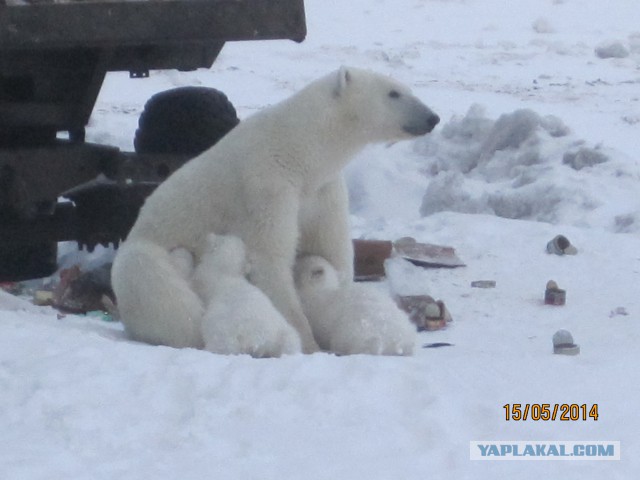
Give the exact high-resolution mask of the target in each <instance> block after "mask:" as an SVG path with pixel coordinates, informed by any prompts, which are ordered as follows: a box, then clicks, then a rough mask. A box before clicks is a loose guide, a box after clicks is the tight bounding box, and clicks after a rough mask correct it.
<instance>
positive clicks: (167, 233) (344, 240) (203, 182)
mask: <svg viewBox="0 0 640 480" xmlns="http://www.w3.org/2000/svg"><path fill="white" fill-rule="evenodd" d="M393 92H395V93H393ZM436 122H437V116H435V115H434V114H433V113H432V112H431V111H430V110H429V109H428V108H427V107H426V106H424V105H423V104H422V103H420V101H419V100H418V99H416V98H415V97H414V96H412V95H411V94H410V92H409V90H408V89H407V88H406V87H404V86H402V85H400V84H398V83H397V82H394V81H392V80H390V79H388V78H386V77H383V76H380V75H377V74H374V73H371V72H366V71H363V70H357V69H347V68H342V69H340V70H339V71H338V72H334V73H332V74H330V75H327V76H326V77H323V78H321V79H319V80H316V81H315V82H313V83H311V84H310V85H309V86H308V87H306V88H305V89H303V90H301V91H300V92H298V93H297V94H296V95H294V96H292V97H290V98H289V99H287V100H285V101H283V102H281V103H279V104H277V105H275V106H272V107H270V108H267V109H265V110H263V111H261V112H260V113H258V114H256V115H254V116H252V117H250V118H249V119H247V120H245V121H243V122H242V123H240V124H239V125H238V126H237V127H236V128H234V129H233V130H232V131H231V132H230V133H229V134H227V135H226V136H225V137H224V138H223V139H222V140H221V141H220V142H219V143H218V144H216V145H215V146H214V147H213V148H211V149H210V150H208V151H206V152H204V153H203V154H202V155H200V156H199V157H197V158H195V159H193V160H191V161H190V162H188V163H187V164H186V165H184V166H183V167H182V168H180V169H179V170H178V171H177V172H175V173H174V174H173V175H172V176H171V177H170V178H169V179H167V181H165V182H164V183H163V184H162V185H160V187H159V188H158V189H157V190H156V191H155V192H154V193H153V194H152V195H151V196H150V197H149V198H148V199H147V201H146V203H145V205H144V207H143V208H142V210H141V212H140V215H139V217H138V220H137V222H136V224H135V225H134V227H133V229H132V230H131V232H130V234H129V237H128V239H127V241H126V242H125V243H124V244H123V246H122V247H121V248H120V251H119V253H118V255H117V257H116V260H115V263H114V266H113V273H112V279H113V288H114V291H115V293H116V296H117V298H118V304H119V307H120V311H121V314H122V318H123V322H124V324H125V327H126V329H127V332H128V333H129V335H130V336H131V337H132V338H134V339H137V340H141V341H146V342H151V343H162V344H165V345H171V346H192V347H201V346H202V345H203V340H202V338H201V334H200V333H199V322H200V320H201V314H202V309H203V307H202V302H201V301H200V300H199V299H198V297H197V295H196V294H195V293H194V292H193V290H192V288H191V286H190V284H189V282H188V281H187V280H185V278H184V277H183V276H181V275H180V274H179V272H177V269H176V268H175V267H174V266H172V263H171V261H170V256H169V253H168V252H169V251H171V250H172V249H175V248H176V247H181V248H185V249H186V250H188V251H190V252H194V253H195V255H196V257H198V256H199V253H198V248H200V247H199V245H201V244H202V243H203V239H204V238H205V236H206V235H207V234H208V233H210V232H214V233H217V234H231V235H235V236H237V237H239V238H240V239H242V241H243V242H244V244H245V246H246V249H247V260H248V261H249V262H250V263H251V266H252V268H251V274H250V281H251V283H252V284H254V285H255V286H257V287H258V288H259V289H260V290H262V291H263V292H264V293H265V294H266V295H267V297H268V298H269V299H270V300H271V302H272V304H273V305H274V306H275V307H276V308H277V310H278V311H279V312H280V313H281V314H282V315H283V316H284V318H285V319H286V320H287V322H288V323H289V324H290V325H292V326H293V327H294V328H295V329H296V331H297V332H298V333H299V335H300V338H301V340H302V345H303V349H304V351H306V352H312V351H315V350H317V348H318V346H317V343H316V341H315V340H314V338H313V334H312V331H311V328H310V326H309V322H308V320H307V318H306V316H305V314H304V312H303V310H302V306H301V305H300V300H299V298H298V294H297V292H296V290H295V286H294V281H293V274H292V269H293V265H294V262H295V258H296V254H297V253H304V254H309V255H319V256H321V257H323V258H325V259H327V260H328V261H329V262H330V263H331V264H332V265H333V267H334V268H335V269H336V270H337V272H338V275H339V278H340V282H341V283H343V284H348V283H350V282H351V278H352V276H353V250H352V244H351V238H350V233H349V225H348V200H347V193H346V188H345V185H344V180H343V176H342V168H343V167H344V166H345V165H346V164H347V162H348V161H349V159H350V158H351V157H352V156H353V155H354V154H355V153H356V152H358V151H359V150H360V149H361V148H363V147H364V146H365V145H366V144H368V143H373V142H386V141H394V140H400V139H403V138H409V137H411V136H415V135H420V134H423V133H426V132H428V131H429V130H431V128H433V126H434V125H435V123H436ZM198 315H200V317H199V316H198Z"/></svg>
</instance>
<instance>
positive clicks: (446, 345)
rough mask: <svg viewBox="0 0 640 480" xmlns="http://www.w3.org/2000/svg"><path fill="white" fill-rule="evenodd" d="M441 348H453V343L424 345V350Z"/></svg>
mask: <svg viewBox="0 0 640 480" xmlns="http://www.w3.org/2000/svg"><path fill="white" fill-rule="evenodd" d="M440 347H453V343H448V342H435V343H425V344H424V345H422V348H440Z"/></svg>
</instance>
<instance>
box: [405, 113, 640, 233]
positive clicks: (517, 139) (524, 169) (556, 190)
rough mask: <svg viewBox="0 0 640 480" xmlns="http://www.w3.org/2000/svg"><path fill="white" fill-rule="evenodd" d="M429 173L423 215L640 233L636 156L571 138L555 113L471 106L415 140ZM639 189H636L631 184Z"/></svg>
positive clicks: (639, 178)
mask: <svg viewBox="0 0 640 480" xmlns="http://www.w3.org/2000/svg"><path fill="white" fill-rule="evenodd" d="M415 149H416V152H417V153H418V154H419V155H421V156H422V157H423V159H424V163H423V165H422V169H423V171H424V172H425V173H426V174H427V175H429V176H430V177H431V180H430V182H429V184H428V186H427V189H426V194H425V195H424V197H423V199H422V205H421V207H420V214H421V215H422V216H428V215H432V214H434V213H437V212H441V211H454V212H461V213H482V214H491V215H497V216H499V217H504V218H510V219H526V220H535V221H543V222H549V223H553V224H573V225H576V226H592V227H601V228H605V229H607V230H610V231H614V232H620V231H624V232H634V231H640V223H638V220H637V215H634V213H633V212H637V211H638V208H639V207H640V203H639V201H638V200H637V199H636V198H632V197H631V196H630V194H629V191H630V190H629V188H631V189H632V190H633V188H637V184H638V181H639V180H640V169H639V168H638V164H637V162H634V161H630V160H629V159H627V158H624V156H623V155H622V154H620V153H619V152H616V151H615V150H613V149H609V148H605V147H603V146H602V145H597V146H594V147H589V146H588V145H587V143H586V142H585V141H583V140H579V139H576V138H574V137H573V136H572V135H571V132H570V129H569V128H568V127H567V126H566V125H565V124H564V122H563V121H562V120H561V119H559V118H558V117H555V116H541V115H539V114H538V113H536V112H534V111H532V110H529V109H521V110H516V111H514V112H512V113H508V114H504V115H502V116H501V117H500V118H498V119H497V120H492V119H490V118H487V116H486V115H485V111H484V108H483V107H482V106H480V105H473V106H472V107H471V108H470V109H469V111H468V113H467V114H466V115H465V116H463V117H454V118H453V119H452V120H451V121H449V122H448V123H447V124H446V125H444V126H443V127H442V128H441V129H440V130H439V131H438V132H435V133H433V134H431V135H430V136H427V137H425V138H423V139H421V140H419V141H418V142H416V144H415ZM634 184H635V185H636V187H633V185H634Z"/></svg>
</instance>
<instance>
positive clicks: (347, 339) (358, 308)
mask: <svg viewBox="0 0 640 480" xmlns="http://www.w3.org/2000/svg"><path fill="white" fill-rule="evenodd" d="M294 278H295V282H296V288H297V290H298V293H299V295H300V299H301V302H302V308H303V310H304V313H305V315H306V316H307V318H308V319H309V323H310V324H311V329H312V331H313V335H314V338H315V340H316V341H317V342H318V345H319V346H320V348H321V349H323V350H328V351H331V352H333V353H336V354H339V355H351V354H358V353H364V354H373V355H411V354H412V353H413V348H414V346H415V342H416V339H417V331H416V328H415V327H414V326H413V325H412V324H411V323H410V321H409V319H408V318H407V316H406V315H405V314H404V313H403V312H402V311H401V310H400V309H399V308H398V306H397V305H396V304H395V303H394V302H393V300H392V299H391V298H390V297H389V296H387V295H385V294H384V293H382V292H380V291H379V290H378V289H377V288H376V287H374V286H372V285H364V284H357V283H352V284H350V285H347V286H345V285H344V284H343V283H341V282H340V280H339V277H338V272H337V271H336V269H335V268H333V266H332V265H331V264H330V263H329V262H328V261H326V260H325V259H324V258H322V257H319V256H313V255H311V256H306V257H301V258H299V259H298V261H297V262H296V265H295V267H294Z"/></svg>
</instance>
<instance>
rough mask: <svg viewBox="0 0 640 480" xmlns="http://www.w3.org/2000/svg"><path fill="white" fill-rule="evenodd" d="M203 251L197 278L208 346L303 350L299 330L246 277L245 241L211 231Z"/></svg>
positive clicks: (228, 350) (232, 350)
mask: <svg viewBox="0 0 640 480" xmlns="http://www.w3.org/2000/svg"><path fill="white" fill-rule="evenodd" d="M201 255H202V256H201V259H200V261H199V263H197V265H196V266H195V269H194V270H193V276H192V282H193V289H194V291H195V292H196V293H197V294H198V295H199V296H200V298H201V299H202V301H203V302H204V306H205V311H204V314H203V317H202V327H201V328H202V338H203V340H204V347H205V349H206V350H209V351H211V352H214V353H222V354H242V353H244V354H249V355H251V356H253V357H278V356H280V355H282V354H293V353H299V352H300V351H301V348H302V347H301V344H300V337H299V336H298V333H297V332H296V331H295V330H294V329H293V327H292V326H291V325H289V323H287V321H286V320H285V319H284V317H283V316H282V315H281V314H280V312H278V311H277V310H276V309H275V307H274V306H273V305H272V303H271V301H270V300H269V299H268V298H267V296H266V295H265V294H264V293H262V291H261V290H259V289H258V288H257V287H255V286H253V285H251V284H250V283H249V282H248V281H247V279H246V278H245V275H246V274H247V273H248V271H249V270H248V265H247V263H246V261H245V248H244V244H243V243H242V240H240V239H239V238H238V237H234V236H231V235H215V234H212V233H211V234H209V235H207V236H206V238H205V245H204V247H203V249H202V252H201ZM187 271H188V270H187Z"/></svg>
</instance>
